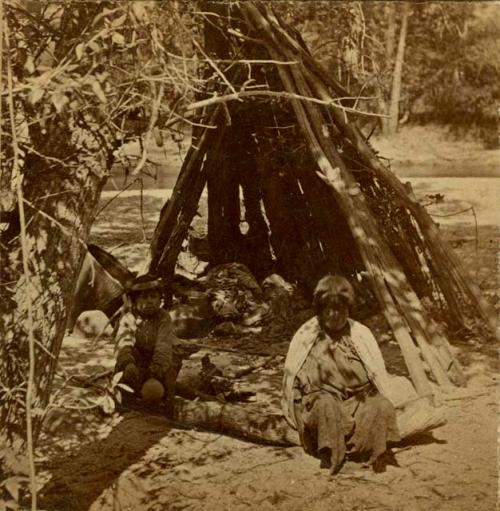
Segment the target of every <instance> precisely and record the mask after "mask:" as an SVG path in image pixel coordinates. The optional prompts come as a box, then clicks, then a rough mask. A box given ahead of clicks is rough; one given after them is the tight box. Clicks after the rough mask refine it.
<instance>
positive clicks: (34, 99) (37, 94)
mask: <svg viewBox="0 0 500 511" xmlns="http://www.w3.org/2000/svg"><path fill="white" fill-rule="evenodd" d="M44 94H45V90H44V89H42V88H41V87H36V86H35V87H33V88H32V89H31V91H30V93H29V95H28V100H29V102H30V103H31V104H32V105H36V103H38V102H39V101H40V100H41V99H42V97H43V95H44Z"/></svg>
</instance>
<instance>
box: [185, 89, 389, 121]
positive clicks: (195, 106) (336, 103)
mask: <svg viewBox="0 0 500 511" xmlns="http://www.w3.org/2000/svg"><path fill="white" fill-rule="evenodd" d="M259 96H261V97H265V96H268V97H269V96H270V97H275V98H284V99H294V100H295V99H298V100H301V101H308V102H310V103H316V104H318V105H323V106H331V107H333V108H338V109H340V110H343V111H345V112H351V113H355V114H358V115H366V116H370V117H388V116H387V115H383V114H376V113H373V112H365V111H362V110H356V109H354V108H349V107H346V106H344V105H342V103H341V102H342V101H345V100H346V99H352V100H360V99H365V100H370V99H376V98H374V97H372V96H361V97H359V96H356V97H342V98H335V99H333V100H331V101H324V100H322V99H318V98H313V97H308V96H301V95H300V94H293V93H291V92H279V91H272V90H261V91H257V90H256V91H240V92H236V93H232V94H225V95H224V96H217V95H216V96H212V97H211V98H208V99H203V100H201V101H196V102H195V103H191V104H190V105H188V106H187V107H186V111H187V112H189V111H192V110H199V109H200V108H205V107H207V106H210V105H215V104H219V103H228V102H229V101H240V100H241V99H243V98H249V97H259Z"/></svg>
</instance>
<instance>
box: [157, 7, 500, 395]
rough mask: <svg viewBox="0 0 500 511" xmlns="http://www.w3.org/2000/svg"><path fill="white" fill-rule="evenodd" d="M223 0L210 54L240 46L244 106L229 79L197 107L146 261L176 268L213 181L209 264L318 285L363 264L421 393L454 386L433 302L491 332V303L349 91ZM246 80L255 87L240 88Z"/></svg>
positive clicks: (266, 22)
mask: <svg viewBox="0 0 500 511" xmlns="http://www.w3.org/2000/svg"><path fill="white" fill-rule="evenodd" d="M221 8H225V9H231V16H230V17H229V16H226V17H219V18H218V21H217V22H218V23H222V25H220V26H219V27H218V34H219V35H218V36H216V37H215V43H214V48H212V50H213V53H212V54H213V55H215V56H216V54H217V41H216V39H217V37H219V38H221V40H220V41H219V44H222V45H224V52H225V53H226V55H225V57H226V58H227V51H228V48H229V49H232V52H231V51H230V55H231V56H232V57H233V58H234V59H235V60H234V65H233V66H231V69H230V72H229V73H228V75H227V76H226V80H227V79H228V78H230V79H231V84H232V88H233V89H234V90H239V91H242V92H241V93H240V95H239V96H238V94H236V95H234V94H232V95H231V96H230V97H229V98H227V99H228V100H229V99H239V101H232V102H225V103H224V102H222V100H221V96H222V95H223V94H224V87H226V84H225V82H226V80H224V81H222V80H221V83H220V84H218V86H219V91H218V96H217V97H216V96H212V97H211V98H207V99H206V101H205V102H204V103H203V102H201V103H203V104H204V105H205V107H206V108H205V111H204V114H203V122H204V124H206V125H209V126H210V127H207V128H204V129H201V130H199V131H198V133H197V134H196V137H195V138H194V139H193V144H192V147H191V149H190V151H189V152H188V155H187V156H186V159H185V161H184V164H183V167H182V169H181V172H180V175H179V178H178V181H177V183H176V186H175V188H174V191H173V194H172V197H171V198H170V200H169V201H168V202H167V204H166V205H165V207H164V209H163V211H162V213H161V217H160V221H159V223H158V226H157V229H156V232H155V236H154V241H153V244H152V262H151V268H150V269H151V270H155V271H159V272H160V273H162V274H163V275H165V276H166V277H167V278H168V277H171V276H172V275H173V272H174V269H175V261H176V259H177V256H178V253H179V250H180V248H181V244H182V241H183V239H184V238H185V237H186V234H187V230H188V227H189V225H190V223H191V221H192V218H193V216H194V214H195V212H196V207H197V204H198V200H199V198H200V195H201V193H202V190H203V186H204V185H205V182H206V181H207V180H208V208H209V218H208V237H209V245H210V264H220V263H223V262H229V261H238V262H243V263H245V264H247V266H248V267H249V268H250V269H251V270H252V271H253V272H254V273H255V274H256V275H257V276H259V277H262V276H265V274H266V272H269V271H270V269H271V268H274V269H277V270H278V271H279V272H280V273H282V274H283V276H284V277H285V278H287V279H289V280H292V281H294V282H297V283H298V284H299V285H301V286H303V287H304V288H306V289H309V290H310V289H312V288H313V287H314V285H315V284H316V282H317V280H318V279H319V278H320V277H321V276H322V275H323V274H325V273H327V272H335V273H340V274H344V275H345V276H347V277H349V278H352V277H353V276H355V275H356V274H357V273H359V272H361V271H364V272H366V273H367V274H368V276H369V280H370V283H371V287H372V289H373V292H374V294H375V296H376V298H377V300H378V302H379V304H380V306H381V308H382V310H383V312H384V314H385V317H386V319H387V322H388V323H389V325H390V327H391V328H392V330H393V332H394V336H395V338H396V339H397V341H398V343H399V345H400V347H401V351H402V353H403V356H404V358H405V362H406V365H407V367H408V371H409V374H410V377H411V379H412V381H413V384H414V386H415V388H416V390H417V392H418V393H419V394H420V395H421V396H429V395H431V394H432V391H431V385H430V383H429V379H428V375H430V376H432V377H433V378H434V380H435V381H436V382H437V383H438V384H440V385H441V386H442V387H445V388H446V387H450V386H451V385H452V382H453V383H459V382H460V381H461V379H462V373H461V369H460V366H459V364H458V362H457V360H456V359H455V358H454V356H453V355H452V350H451V348H450V346H449V343H448V340H447V338H446V337H445V334H444V332H443V329H439V328H438V327H437V325H436V322H435V318H434V317H433V314H432V313H433V310H434V309H436V308H438V305H439V311H440V316H441V317H443V318H444V319H445V321H446V323H447V324H448V326H449V327H450V329H456V328H457V327H464V326H465V321H466V318H468V319H469V320H471V319H472V320H474V319H475V320H477V323H482V324H485V323H486V324H488V325H489V326H490V327H492V326H493V323H494V316H493V314H492V313H491V311H490V309H489V307H488V305H487V303H486V302H485V300H484V299H483V298H482V297H481V295H480V293H479V291H478V289H477V288H476V287H475V286H474V285H472V284H471V282H470V281H469V280H468V279H467V277H466V273H465V271H464V270H463V268H461V264H460V261H459V260H458V259H457V258H456V256H454V254H453V252H452V250H451V249H450V248H449V247H448V246H447V244H446V243H445V241H444V240H443V238H442V236H441V234H440V231H439V229H438V227H437V226H436V225H435V224H434V222H433V221H432V219H431V218H430V216H429V215H428V214H427V212H426V210H425V208H424V207H423V206H421V205H420V204H419V203H418V201H417V200H416V199H415V198H414V196H413V194H412V192H411V190H408V187H406V186H405V185H404V184H403V183H401V182H400V181H399V179H398V178H397V177H396V176H395V175H394V174H393V173H392V172H391V171H390V170H388V169H387V168H386V167H385V166H384V165H383V164H382V163H381V161H380V160H379V159H378V157H377V155H376V153H375V152H374V151H373V149H372V148H371V147H370V145H369V144H368V142H367V140H366V139H365V137H364V136H363V134H362V133H361V131H360V130H359V129H358V128H357V127H356V125H355V124H354V122H353V121H352V119H351V114H352V112H351V107H352V103H350V102H349V101H348V100H346V99H345V98H346V97H347V96H348V94H347V92H346V91H345V90H344V89H343V87H342V86H341V85H340V84H337V83H336V82H335V81H334V80H333V79H331V78H330V77H329V76H328V75H327V74H326V73H325V72H324V71H323V70H322V69H321V68H320V67H319V66H318V65H317V64H316V62H315V61H314V59H313V58H312V57H311V55H310V54H309V53H308V51H307V49H306V48H305V47H304V46H303V44H302V42H301V41H300V40H299V39H297V37H296V36H295V35H294V34H293V33H292V31H291V30H290V29H288V28H287V27H286V26H285V25H284V24H283V23H282V22H281V21H280V20H279V19H278V18H277V16H276V15H275V14H273V12H272V11H271V10H270V9H269V8H268V7H267V6H266V5H264V4H261V3H255V2H250V1H249V2H241V3H240V4H239V5H236V4H231V5H229V4H224V6H223V7H221V5H220V4H219V5H218V6H217V9H219V10H220V9H221ZM228 20H231V21H228ZM226 23H234V25H233V26H229V25H227V24H226ZM235 34H236V35H235ZM212 42H213V41H212ZM237 59H240V62H241V63H240V64H239V65H238V60H237ZM243 60H244V63H243V62H242V61H243ZM249 62H259V64H258V65H255V66H251V65H250V64H248V63H249ZM248 83H252V91H254V92H252V93H250V94H244V92H246V91H245V87H246V86H247V84H248ZM213 86H214V85H213V84H212V87H213ZM239 187H241V188H242V190H243V198H244V205H245V219H246V220H247V224H248V225H249V229H248V232H245V233H243V232H242V231H241V230H240V229H239V222H240V218H239V216H240V213H241V211H240V194H239V192H238V190H239ZM429 304H430V306H429ZM424 361H425V364H424V363H423V362H424ZM425 366H426V369H424V367H425Z"/></svg>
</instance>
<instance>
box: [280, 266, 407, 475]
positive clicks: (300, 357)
mask: <svg viewBox="0 0 500 511" xmlns="http://www.w3.org/2000/svg"><path fill="white" fill-rule="evenodd" d="M353 302H354V291H353V289H352V286H351V285H350V284H349V282H348V281H347V280H346V279H345V278H343V277H339V276H333V275H328V276H326V277H323V278H322V279H321V280H320V281H319V282H318V284H317V286H316V289H315V291H314V298H313V305H314V308H315V311H316V316H314V317H313V318H312V319H310V320H309V321H307V322H306V323H304V324H303V325H302V326H301V327H300V329H299V330H298V331H297V333H296V334H295V336H294V337H293V339H292V342H291V344H290V347H289V351H288V354H287V357H286V361H285V375H284V379H283V410H284V414H285V417H286V418H287V420H288V421H289V423H290V424H291V425H292V426H293V427H294V428H295V429H297V430H298V432H299V436H300V441H301V444H302V446H303V447H304V450H305V451H306V452H307V453H308V454H311V455H313V456H316V457H318V458H320V460H321V466H323V467H329V468H330V470H331V472H332V473H336V472H337V471H338V470H339V469H340V467H341V465H342V463H343V461H344V458H345V455H346V452H350V453H359V454H360V455H365V456H366V457H369V462H370V464H376V463H379V462H380V460H381V458H380V457H381V455H382V454H384V453H385V452H386V450H387V442H389V441H397V440H399V433H398V429H397V425H396V412H395V408H394V406H393V404H392V403H391V401H389V399H387V397H385V396H384V395H383V389H384V388H386V382H387V378H388V374H387V372H386V369H385V364H384V360H383V358H382V354H381V352H380V349H379V347H378V344H377V341H376V340H375V338H374V337H373V334H372V333H371V331H370V330H369V329H368V328H367V327H365V326H364V325H362V324H361V323H358V322H357V321H354V320H352V319H350V318H349V309H350V307H351V306H352V305H353Z"/></svg>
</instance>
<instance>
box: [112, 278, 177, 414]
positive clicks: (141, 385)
mask: <svg viewBox="0 0 500 511" xmlns="http://www.w3.org/2000/svg"><path fill="white" fill-rule="evenodd" d="M162 292H163V283H162V281H161V280H160V279H158V278H156V277H155V276H153V275H149V274H147V275H142V276H140V277H137V278H136V279H135V280H134V281H133V283H132V285H131V286H130V288H129V290H128V292H127V295H128V298H129V299H130V305H131V312H129V313H127V314H125V315H123V316H122V318H121V319H120V323H119V326H118V330H117V344H116V349H117V359H116V367H115V372H123V375H122V378H121V383H124V384H126V385H127V386H129V387H130V388H131V389H132V390H133V391H134V393H137V394H140V396H141V397H142V399H144V400H145V401H146V402H149V403H159V402H160V401H161V400H162V399H164V401H165V404H166V406H167V411H168V413H170V414H171V413H173V403H174V395H175V381H176V379H177V375H178V373H179V370H180V368H181V361H180V360H179V358H178V357H177V356H176V355H175V354H174V351H173V346H174V339H175V334H174V331H173V326H172V321H171V319H170V315H169V313H168V312H167V311H166V310H165V309H163V308H162V300H163V296H162Z"/></svg>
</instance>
